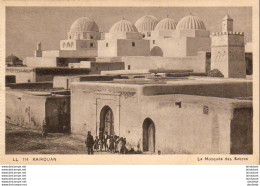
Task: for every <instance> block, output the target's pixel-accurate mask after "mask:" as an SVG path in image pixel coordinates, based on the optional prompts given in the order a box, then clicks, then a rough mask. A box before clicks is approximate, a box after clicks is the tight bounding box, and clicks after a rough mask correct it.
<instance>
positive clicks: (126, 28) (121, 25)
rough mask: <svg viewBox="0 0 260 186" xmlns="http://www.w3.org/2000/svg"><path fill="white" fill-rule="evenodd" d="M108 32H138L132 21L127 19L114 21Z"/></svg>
mask: <svg viewBox="0 0 260 186" xmlns="http://www.w3.org/2000/svg"><path fill="white" fill-rule="evenodd" d="M109 32H110V33H121V32H138V31H137V28H136V27H135V25H134V24H133V23H131V22H130V21H127V20H124V19H123V20H121V21H118V22H116V23H115V24H114V25H113V26H112V27H111V29H110V31H109Z"/></svg>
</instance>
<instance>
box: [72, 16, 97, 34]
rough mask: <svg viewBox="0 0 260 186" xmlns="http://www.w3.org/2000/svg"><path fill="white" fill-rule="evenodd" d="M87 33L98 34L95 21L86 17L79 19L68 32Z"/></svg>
mask: <svg viewBox="0 0 260 186" xmlns="http://www.w3.org/2000/svg"><path fill="white" fill-rule="evenodd" d="M89 31H94V32H98V31H99V28H98V26H97V24H96V23H95V21H94V20H92V19H90V18H88V17H81V18H79V19H77V20H76V21H74V23H73V24H72V25H71V27H70V32H72V33H75V32H89Z"/></svg>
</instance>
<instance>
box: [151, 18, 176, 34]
mask: <svg viewBox="0 0 260 186" xmlns="http://www.w3.org/2000/svg"><path fill="white" fill-rule="evenodd" d="M176 25H177V22H175V21H174V20H173V19H171V18H168V17H167V18H165V19H163V20H161V21H160V22H159V23H158V24H157V26H156V27H155V29H154V30H155V31H159V30H175V29H176Z"/></svg>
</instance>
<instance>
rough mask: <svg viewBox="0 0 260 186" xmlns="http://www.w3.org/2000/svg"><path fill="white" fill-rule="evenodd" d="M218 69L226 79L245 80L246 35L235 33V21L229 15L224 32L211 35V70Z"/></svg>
mask: <svg viewBox="0 0 260 186" xmlns="http://www.w3.org/2000/svg"><path fill="white" fill-rule="evenodd" d="M214 69H218V70H219V71H220V72H221V73H222V74H223V75H224V77H225V78H245V77H246V62H245V46H244V33H243V32H233V19H232V18H231V17H230V16H229V15H228V14H227V15H226V16H225V17H224V18H223V21H222V32H216V33H212V35H211V70H214Z"/></svg>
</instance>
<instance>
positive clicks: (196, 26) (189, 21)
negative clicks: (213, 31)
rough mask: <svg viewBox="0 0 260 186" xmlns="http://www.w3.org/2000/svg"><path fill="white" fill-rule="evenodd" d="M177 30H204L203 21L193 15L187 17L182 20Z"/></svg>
mask: <svg viewBox="0 0 260 186" xmlns="http://www.w3.org/2000/svg"><path fill="white" fill-rule="evenodd" d="M176 29H178V30H206V27H205V24H204V23H203V21H202V20H201V19H200V18H198V17H197V16H194V15H191V14H190V15H188V16H186V17H184V18H182V19H181V20H180V21H179V23H178V25H177V28H176Z"/></svg>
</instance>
